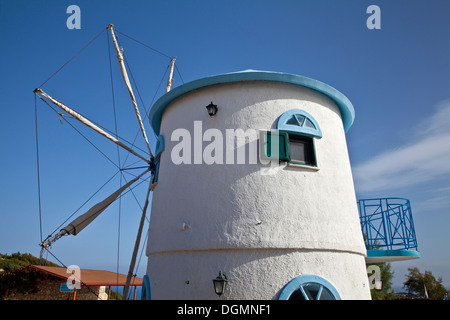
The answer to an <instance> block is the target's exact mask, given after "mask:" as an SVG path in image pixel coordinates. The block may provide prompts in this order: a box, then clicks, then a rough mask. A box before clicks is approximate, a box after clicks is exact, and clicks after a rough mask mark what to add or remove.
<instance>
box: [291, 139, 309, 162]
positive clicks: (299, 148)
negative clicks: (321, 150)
mask: <svg viewBox="0 0 450 320" xmlns="http://www.w3.org/2000/svg"><path fill="white" fill-rule="evenodd" d="M306 152H307V151H306V143H305V142H303V141H292V140H291V144H290V155H291V160H294V161H298V162H302V163H306V162H307V155H306Z"/></svg>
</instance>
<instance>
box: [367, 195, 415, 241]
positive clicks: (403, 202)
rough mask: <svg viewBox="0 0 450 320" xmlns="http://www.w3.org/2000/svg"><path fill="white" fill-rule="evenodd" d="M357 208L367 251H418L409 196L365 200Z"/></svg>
mask: <svg viewBox="0 0 450 320" xmlns="http://www.w3.org/2000/svg"><path fill="white" fill-rule="evenodd" d="M358 209H359V217H360V222H361V229H362V232H363V235H364V241H365V243H366V249H367V250H400V249H414V250H417V239H416V232H415V229H414V222H413V217H412V212H411V206H410V203H409V200H408V199H403V198H379V199H363V200H359V201H358Z"/></svg>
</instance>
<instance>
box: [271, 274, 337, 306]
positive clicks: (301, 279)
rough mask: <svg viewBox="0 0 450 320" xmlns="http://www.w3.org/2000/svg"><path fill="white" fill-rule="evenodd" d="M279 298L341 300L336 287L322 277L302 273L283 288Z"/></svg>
mask: <svg viewBox="0 0 450 320" xmlns="http://www.w3.org/2000/svg"><path fill="white" fill-rule="evenodd" d="M278 300H341V297H340V295H339V293H338V292H337V290H336V288H334V286H333V285H332V284H331V283H329V282H328V281H327V280H325V279H324V278H322V277H319V276H316V275H309V274H307V275H301V276H298V277H296V278H294V279H292V280H291V281H290V282H289V283H288V284H286V285H285V286H284V288H283V289H282V290H281V292H280V294H279V296H278Z"/></svg>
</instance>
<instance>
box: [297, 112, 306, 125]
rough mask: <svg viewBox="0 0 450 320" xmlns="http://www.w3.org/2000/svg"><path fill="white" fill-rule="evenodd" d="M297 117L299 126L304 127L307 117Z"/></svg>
mask: <svg viewBox="0 0 450 320" xmlns="http://www.w3.org/2000/svg"><path fill="white" fill-rule="evenodd" d="M295 117H296V118H297V121H298V124H299V125H300V127H301V126H303V122H304V121H305V116H302V115H299V114H296V115H295Z"/></svg>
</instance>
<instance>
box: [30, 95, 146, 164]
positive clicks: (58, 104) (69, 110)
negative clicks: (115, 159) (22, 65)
mask: <svg viewBox="0 0 450 320" xmlns="http://www.w3.org/2000/svg"><path fill="white" fill-rule="evenodd" d="M34 92H35V93H38V94H39V95H41V96H42V97H44V98H46V99H48V100H50V101H51V102H52V103H53V104H54V105H56V106H58V107H59V108H61V109H62V110H64V111H65V112H67V113H68V114H70V115H71V116H72V117H74V118H75V119H77V120H78V121H80V122H81V123H83V124H84V125H86V126H88V127H89V128H91V129H93V130H95V131H97V132H98V133H100V134H101V135H102V136H104V137H106V138H108V139H109V140H111V141H112V142H114V143H115V144H117V145H118V146H120V147H122V148H123V149H125V150H127V151H128V152H130V153H131V154H133V155H135V156H136V157H138V158H140V159H142V160H144V161H145V162H147V163H151V160H149V159H146V158H145V157H143V156H141V155H140V154H138V153H136V152H135V151H134V150H133V149H131V148H129V147H128V146H126V145H125V144H123V143H122V142H121V141H119V140H118V139H116V138H114V137H113V136H112V135H110V134H109V133H107V132H105V131H103V130H102V129H100V128H99V127H98V126H96V125H95V124H93V123H92V122H91V121H89V120H88V119H86V118H85V117H83V116H82V115H81V114H79V113H78V112H76V111H74V110H72V109H71V108H69V107H68V106H66V105H65V104H63V103H62V102H60V101H58V100H56V99H55V98H53V97H51V96H50V95H48V94H47V93H45V92H44V91H42V89H40V88H37V89H35V90H34Z"/></svg>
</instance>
